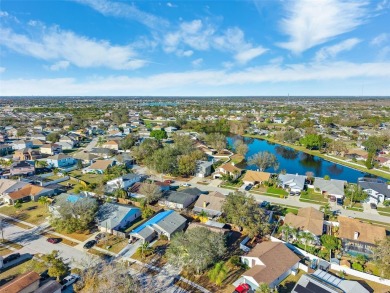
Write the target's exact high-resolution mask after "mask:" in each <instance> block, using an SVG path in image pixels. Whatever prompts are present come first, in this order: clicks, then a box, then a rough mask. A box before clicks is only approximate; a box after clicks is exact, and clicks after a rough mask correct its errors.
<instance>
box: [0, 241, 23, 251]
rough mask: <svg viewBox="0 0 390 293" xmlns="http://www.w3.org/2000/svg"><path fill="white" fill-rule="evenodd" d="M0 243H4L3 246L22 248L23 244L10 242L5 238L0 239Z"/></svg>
mask: <svg viewBox="0 0 390 293" xmlns="http://www.w3.org/2000/svg"><path fill="white" fill-rule="evenodd" d="M0 244H2V245H5V246H11V247H13V248H15V249H22V248H23V245H20V244H19V243H16V242H12V241H10V240H7V239H4V241H3V240H0Z"/></svg>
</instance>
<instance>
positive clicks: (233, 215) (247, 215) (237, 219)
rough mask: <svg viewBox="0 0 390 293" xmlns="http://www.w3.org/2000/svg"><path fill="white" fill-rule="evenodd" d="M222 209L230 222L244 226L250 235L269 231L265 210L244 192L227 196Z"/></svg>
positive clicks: (263, 233)
mask: <svg viewBox="0 0 390 293" xmlns="http://www.w3.org/2000/svg"><path fill="white" fill-rule="evenodd" d="M222 211H223V212H224V214H225V217H226V220H227V221H228V222H229V223H232V224H234V225H237V226H240V227H242V228H243V229H244V231H245V232H246V233H248V235H249V237H254V236H256V235H259V234H260V235H265V234H267V233H268V232H269V229H270V228H269V224H268V222H267V220H266V215H265V213H264V210H263V209H261V208H260V207H259V205H258V203H257V202H256V201H255V199H254V198H253V197H252V196H246V195H245V194H244V193H242V192H234V193H230V194H229V195H228V196H226V200H225V202H224V203H223V205H222Z"/></svg>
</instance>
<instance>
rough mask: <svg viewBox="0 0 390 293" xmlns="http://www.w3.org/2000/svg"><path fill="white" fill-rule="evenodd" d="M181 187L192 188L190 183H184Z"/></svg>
mask: <svg viewBox="0 0 390 293" xmlns="http://www.w3.org/2000/svg"><path fill="white" fill-rule="evenodd" d="M181 186H184V187H189V186H191V184H189V183H182V184H181Z"/></svg>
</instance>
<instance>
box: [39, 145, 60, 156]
mask: <svg viewBox="0 0 390 293" xmlns="http://www.w3.org/2000/svg"><path fill="white" fill-rule="evenodd" d="M40 150H41V154H46V155H50V156H53V155H58V154H59V153H62V146H61V145H59V144H56V143H48V144H44V145H42V146H41V147H40Z"/></svg>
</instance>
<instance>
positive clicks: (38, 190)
mask: <svg viewBox="0 0 390 293" xmlns="http://www.w3.org/2000/svg"><path fill="white" fill-rule="evenodd" d="M54 192H55V191H54V189H50V188H45V187H41V186H37V185H32V184H27V185H25V186H23V187H22V188H21V189H18V190H15V191H12V192H9V193H8V194H7V195H4V196H3V200H4V202H6V203H8V204H10V205H13V204H15V202H16V201H17V200H21V201H28V200H33V201H37V200H38V198H39V197H41V196H50V195H53V194H54Z"/></svg>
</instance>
